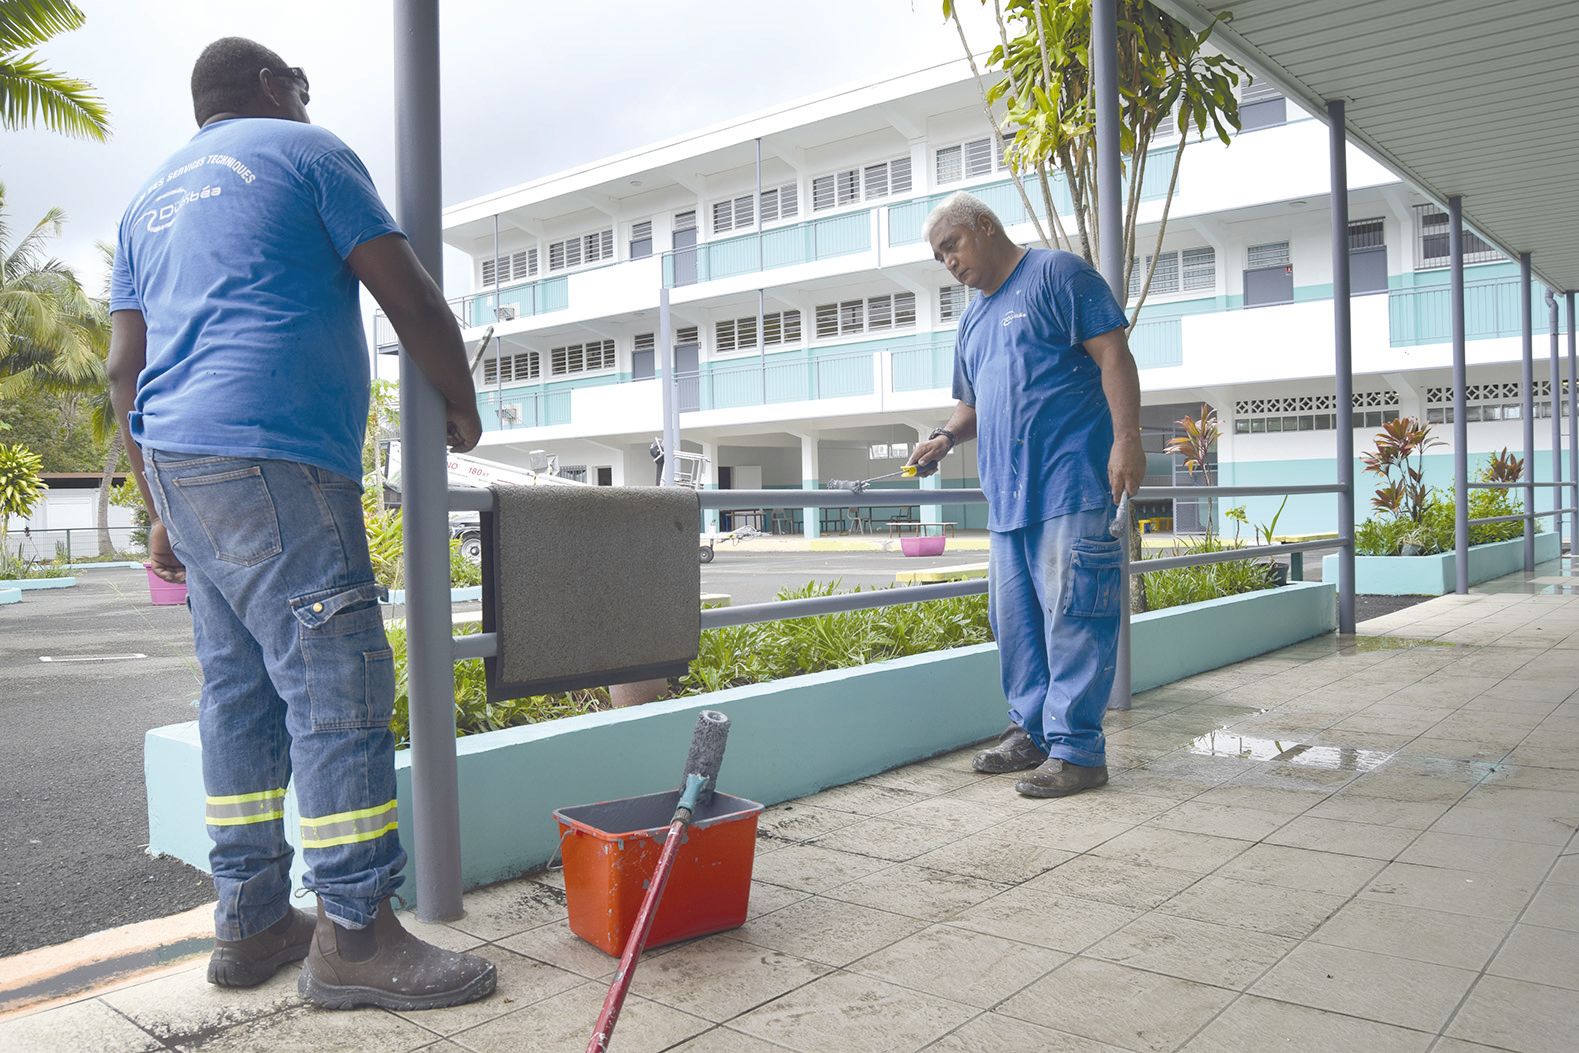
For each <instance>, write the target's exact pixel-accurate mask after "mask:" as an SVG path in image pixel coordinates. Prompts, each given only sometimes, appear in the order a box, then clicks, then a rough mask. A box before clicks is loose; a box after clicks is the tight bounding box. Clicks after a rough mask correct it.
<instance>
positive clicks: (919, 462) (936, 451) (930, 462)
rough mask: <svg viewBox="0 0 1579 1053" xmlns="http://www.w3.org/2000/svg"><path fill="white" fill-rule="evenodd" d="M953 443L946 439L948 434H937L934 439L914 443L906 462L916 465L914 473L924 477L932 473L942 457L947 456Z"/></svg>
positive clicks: (940, 462) (941, 461)
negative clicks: (914, 445) (914, 446)
mask: <svg viewBox="0 0 1579 1053" xmlns="http://www.w3.org/2000/svg"><path fill="white" fill-rule="evenodd" d="M953 448H954V447H953V444H952V443H950V442H949V441H948V436H946V435H939V436H938V437H937V438H935V439H928V440H927V441H926V442H918V443H916V448H915V449H914V450H911V451H910V460H908V461H906V462H905V463H906V464H913V465H915V466H916V475H918V476H921V477H922V478H925V477H927V476H929V475H933V474H935V473H936V472H937V470H938V465H940V464H942V463H943V458H944V457H947V456H948V452H949V450H951V449H953Z"/></svg>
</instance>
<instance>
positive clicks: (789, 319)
mask: <svg viewBox="0 0 1579 1053" xmlns="http://www.w3.org/2000/svg"><path fill="white" fill-rule="evenodd" d="M713 333H714V336H715V338H716V348H717V350H719V351H741V350H745V349H746V348H754V347H756V346H757V316H756V315H748V316H747V317H745V318H726V319H724V320H723V321H722V322H716V323H714V326H713ZM762 343H763V345H764V346H766V347H773V346H776V345H778V344H798V343H800V312H799V311H771V312H768V313H766V314H764V315H763V316H762Z"/></svg>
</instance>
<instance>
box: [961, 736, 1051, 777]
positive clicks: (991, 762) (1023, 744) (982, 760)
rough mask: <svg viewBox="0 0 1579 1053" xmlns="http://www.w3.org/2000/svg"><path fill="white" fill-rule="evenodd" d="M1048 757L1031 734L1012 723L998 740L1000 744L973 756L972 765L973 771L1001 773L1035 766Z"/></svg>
mask: <svg viewBox="0 0 1579 1053" xmlns="http://www.w3.org/2000/svg"><path fill="white" fill-rule="evenodd" d="M1046 759H1047V754H1045V753H1043V752H1042V751H1041V750H1040V749H1039V748H1037V745H1036V743H1034V742H1032V741H1031V736H1030V735H1028V734H1026V732H1025V731H1024V730H1022V729H1021V728H1020V727H1019V726H1018V725H1015V724H1010V725H1009V728H1008V730H1007V731H1005V732H1004V733H1003V737H1002V738H1000V739H999V740H998V744H997V745H996V746H994V747H992V748H991V749H985V750H982V751H981V752H980V753H978V754H976V756H975V757H973V758H971V762H970V766H971V769H972V770H973V771H979V772H984V773H986V774H988V775H1001V774H1002V773H1004V772H1009V771H1024V770H1025V769H1027V768H1034V767H1036V766H1037V765H1038V764H1040V763H1042V762H1043V761H1044V760H1046Z"/></svg>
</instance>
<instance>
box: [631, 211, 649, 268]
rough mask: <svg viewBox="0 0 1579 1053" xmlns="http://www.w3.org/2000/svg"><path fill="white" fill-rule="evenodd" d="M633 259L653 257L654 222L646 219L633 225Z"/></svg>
mask: <svg viewBox="0 0 1579 1053" xmlns="http://www.w3.org/2000/svg"><path fill="white" fill-rule="evenodd" d="M630 248H631V259H633V260H640V259H645V258H647V257H648V256H651V255H652V220H650V219H644V220H642V221H641V222H640V223H632V224H631V245H630Z"/></svg>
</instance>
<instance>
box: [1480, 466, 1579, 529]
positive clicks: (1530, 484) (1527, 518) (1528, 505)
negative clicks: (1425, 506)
mask: <svg viewBox="0 0 1579 1053" xmlns="http://www.w3.org/2000/svg"><path fill="white" fill-rule="evenodd" d="M1572 485H1573V484H1572V483H1564V482H1536V481H1532V480H1529V479H1521V480H1519V481H1518V482H1512V483H1465V484H1464V486H1465V488H1466V489H1469V490H1514V489H1519V490H1523V489H1528V490H1529V495H1528V496H1527V497H1526V498H1525V508H1524V511H1522V512H1516V513H1514V514H1513V515H1506V516H1485V517H1482V518H1480V519H1471V520H1469V521H1468V522H1469V525H1470V526H1484V525H1486V524H1490V523H1525V524H1528V525H1529V526H1530V528H1531V529H1532V530H1533V529H1534V523H1535V520H1537V519H1551V518H1552V517H1554V516H1556V517H1559V521H1558V522H1557V524H1556V526H1557V529H1558V531H1559V532H1561V530H1562V522H1561V519H1560V517H1562V516H1565V515H1572V514H1574V513H1575V512H1579V508H1573V507H1569V508H1548V509H1546V510H1544V511H1539V512H1538V511H1536V510H1535V488H1536V487H1537V486H1549V487H1552V488H1553V489H1556V490H1559V491H1561V490H1566V489H1568V488H1570V487H1571V486H1572ZM1560 499H1561V494H1560V493H1559V494H1557V495H1554V496H1553V498H1552V503H1553V504H1556V503H1557V501H1558V500H1560Z"/></svg>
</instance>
